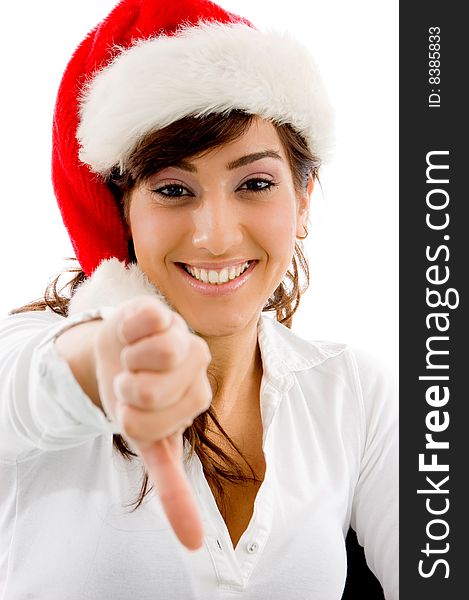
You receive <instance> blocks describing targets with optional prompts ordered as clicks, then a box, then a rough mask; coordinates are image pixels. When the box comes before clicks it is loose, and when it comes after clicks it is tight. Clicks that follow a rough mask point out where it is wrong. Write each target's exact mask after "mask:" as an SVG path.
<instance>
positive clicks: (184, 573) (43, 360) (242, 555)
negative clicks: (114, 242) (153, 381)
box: [0, 311, 398, 600]
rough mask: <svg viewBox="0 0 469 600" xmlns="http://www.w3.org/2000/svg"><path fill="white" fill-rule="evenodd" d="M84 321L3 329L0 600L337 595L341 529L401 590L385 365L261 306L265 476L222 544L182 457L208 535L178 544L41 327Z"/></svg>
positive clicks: (384, 580)
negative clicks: (353, 534)
mask: <svg viewBox="0 0 469 600" xmlns="http://www.w3.org/2000/svg"><path fill="white" fill-rule="evenodd" d="M90 315H91V316H92V313H90V312H88V313H83V314H78V315H76V316H74V317H71V318H67V319H64V318H63V317H59V316H58V315H55V314H54V313H52V312H50V311H47V312H37V313H24V314H20V315H16V316H13V317H10V318H8V319H7V320H5V321H4V322H2V323H1V324H0V597H2V599H3V600H21V599H23V598H35V599H40V600H42V599H44V600H67V599H70V600H75V599H77V600H78V599H79V600H105V599H108V598H109V599H110V598H112V599H113V600H127V599H131V598H132V599H133V598H136V599H138V600H146V599H148V600H150V599H152V600H154V599H156V600H160V599H161V600H179V599H181V600H211V599H214V600H225V599H226V600H228V599H233V598H242V599H243V600H315V599H317V600H338V599H340V598H341V595H342V591H343V587H344V583H345V577H346V554H345V545H344V538H345V535H346V533H347V531H348V528H349V526H350V524H351V525H352V527H353V528H354V529H355V530H356V531H357V535H358V539H359V541H360V543H361V544H362V545H364V547H365V553H366V557H367V562H368V565H369V566H370V568H371V569H372V570H373V572H374V573H375V574H376V576H377V577H378V579H379V580H380V582H381V584H382V586H383V588H384V591H385V596H386V599H387V600H396V599H397V598H398V522H397V521H398V492H397V489H398V475H397V469H398V460H397V398H396V395H395V388H394V380H393V377H391V376H390V375H389V374H388V373H387V371H386V370H385V369H383V368H382V367H381V366H380V365H379V364H377V363H376V361H375V360H374V359H372V358H371V357H370V356H369V355H366V354H364V353H363V352H361V351H360V352H359V351H357V350H352V349H350V348H349V347H347V346H345V345H342V344H334V343H325V342H314V343H313V342H308V341H305V340H304V339H302V338H300V337H299V336H297V335H296V334H295V333H293V332H292V331H290V330H288V329H287V328H286V327H284V326H282V325H280V324H279V323H277V322H275V321H273V320H272V319H271V318H270V317H268V316H266V315H265V314H264V315H262V317H261V319H260V321H259V326H258V341H259V346H260V350H261V355H262V364H263V371H264V372H263V379H262V384H261V394H260V402H261V415H262V423H263V450H264V454H265V460H266V473H265V479H264V481H263V483H262V485H261V487H260V489H259V491H258V494H257V497H256V500H255V505H254V513H253V516H252V519H251V521H250V523H249V525H248V527H247V529H246V531H245V532H244V533H243V535H242V536H241V538H240V540H239V542H238V544H237V546H236V548H235V549H234V548H233V545H232V543H231V539H230V536H229V533H228V530H227V527H226V525H225V523H224V521H223V518H222V516H221V514H220V512H219V510H218V507H217V504H216V502H215V499H214V497H213V495H212V492H211V490H210V487H209V485H208V483H207V481H206V479H205V476H204V474H203V471H202V466H201V463H200V460H199V459H198V457H197V456H196V455H195V456H194V457H193V458H192V459H191V460H190V461H189V462H188V464H187V465H186V471H187V473H188V476H189V481H190V483H191V485H192V487H193V489H194V491H195V494H196V497H197V499H198V503H199V507H200V511H201V514H202V518H203V524H204V531H205V539H204V545H203V547H202V548H201V549H199V550H197V551H196V552H190V551H188V550H187V549H185V548H184V547H183V546H182V545H181V544H180V542H179V541H178V540H177V538H176V536H175V535H174V533H173V532H172V530H171V528H170V526H169V524H168V522H167V519H166V517H165V515H164V513H163V511H162V508H161V505H160V503H159V500H158V497H157V494H156V492H155V491H152V492H151V493H150V494H149V495H148V496H147V498H146V500H145V502H144V504H143V505H142V506H141V507H140V508H139V509H137V510H136V511H135V512H130V509H129V508H128V506H129V505H130V504H131V503H132V502H133V501H134V500H135V499H136V498H137V497H138V493H139V490H140V485H141V477H142V463H141V461H140V459H138V458H137V459H134V460H132V461H127V460H125V459H123V457H122V456H120V454H118V453H117V452H116V451H115V450H113V445H112V433H113V432H117V429H116V428H115V426H114V425H112V424H111V423H109V421H108V420H107V419H106V418H105V416H104V414H103V413H102V412H101V411H100V410H99V409H98V408H97V407H96V406H95V405H94V404H93V403H92V402H91V400H90V399H89V398H88V397H87V396H86V395H85V394H84V393H83V392H82V390H81V388H80V387H79V385H78V384H77V382H76V381H75V379H74V378H73V375H72V373H71V371H70V369H69V367H68V365H67V364H66V363H65V361H63V360H62V359H61V358H60V357H59V356H58V354H57V352H56V350H55V345H54V343H53V339H54V336H55V335H57V334H58V333H59V332H60V331H62V330H63V329H64V328H65V327H67V326H69V324H70V322H78V321H80V320H83V319H86V318H89V317H90ZM185 450H186V452H187V448H186V449H185ZM2 593H3V596H2Z"/></svg>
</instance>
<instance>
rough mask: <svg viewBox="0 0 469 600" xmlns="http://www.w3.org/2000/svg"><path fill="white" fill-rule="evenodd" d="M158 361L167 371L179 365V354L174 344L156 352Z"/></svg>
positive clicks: (166, 345) (160, 348)
mask: <svg viewBox="0 0 469 600" xmlns="http://www.w3.org/2000/svg"><path fill="white" fill-rule="evenodd" d="M157 357H158V361H159V362H161V363H162V365H163V366H164V367H166V368H168V369H172V368H174V367H176V366H177V365H178V364H179V357H180V352H179V350H178V348H177V346H176V345H175V344H171V343H170V344H165V345H164V346H162V347H159V348H158V350H157Z"/></svg>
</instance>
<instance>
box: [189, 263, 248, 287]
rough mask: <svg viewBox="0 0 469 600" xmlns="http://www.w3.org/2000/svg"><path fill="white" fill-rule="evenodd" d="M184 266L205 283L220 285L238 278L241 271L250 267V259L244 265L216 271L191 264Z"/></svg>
mask: <svg viewBox="0 0 469 600" xmlns="http://www.w3.org/2000/svg"><path fill="white" fill-rule="evenodd" d="M184 267H185V269H186V271H187V272H188V273H190V274H191V275H192V277H194V278H195V279H198V280H199V281H203V282H204V283H211V284H212V285H220V284H221V283H226V282H227V281H230V280H232V279H236V277H239V276H240V275H241V273H244V271H245V270H246V269H247V268H248V267H249V261H248V262H245V263H244V264H242V265H238V266H237V267H227V268H225V269H222V270H221V271H215V270H213V269H211V270H210V271H207V270H206V269H198V268H196V267H191V266H190V265H184Z"/></svg>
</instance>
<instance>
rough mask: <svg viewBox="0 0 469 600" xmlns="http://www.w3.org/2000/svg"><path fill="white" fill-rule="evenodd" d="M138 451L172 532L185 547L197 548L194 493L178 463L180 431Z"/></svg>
mask: <svg viewBox="0 0 469 600" xmlns="http://www.w3.org/2000/svg"><path fill="white" fill-rule="evenodd" d="M175 438H177V443H176V444H175V442H176V439H175ZM139 452H140V455H141V456H142V459H143V461H144V462H145V465H146V467H147V471H148V475H149V477H150V479H151V480H152V481H153V482H154V483H155V485H156V487H157V491H158V495H159V497H160V500H161V504H162V506H163V509H164V511H165V513H166V516H167V517H168V520H169V522H170V524H171V527H172V528H173V531H174V533H175V534H176V536H177V537H178V538H179V540H180V542H181V543H182V544H183V545H184V546H186V547H187V548H188V549H189V550H197V549H198V548H200V547H201V546H202V543H203V526H202V519H201V517H200V513H199V509H198V506H197V503H196V500H195V497H194V493H193V491H192V488H191V486H190V484H189V481H188V480H187V476H186V473H185V471H184V468H183V465H182V436H181V433H180V432H178V433H177V434H173V436H170V437H169V438H165V439H162V440H159V441H157V442H153V443H152V444H150V445H149V446H146V447H145V448H144V449H140V450H139Z"/></svg>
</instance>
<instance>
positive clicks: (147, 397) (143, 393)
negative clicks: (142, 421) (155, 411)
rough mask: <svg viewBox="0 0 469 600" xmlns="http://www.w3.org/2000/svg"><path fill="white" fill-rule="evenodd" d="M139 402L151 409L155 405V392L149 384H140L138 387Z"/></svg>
mask: <svg viewBox="0 0 469 600" xmlns="http://www.w3.org/2000/svg"><path fill="white" fill-rule="evenodd" d="M137 396H138V401H139V404H140V405H141V406H142V407H145V408H151V407H152V406H154V404H155V391H154V389H153V388H152V387H151V386H149V385H148V383H147V382H143V383H140V385H139V387H138V394H137Z"/></svg>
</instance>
